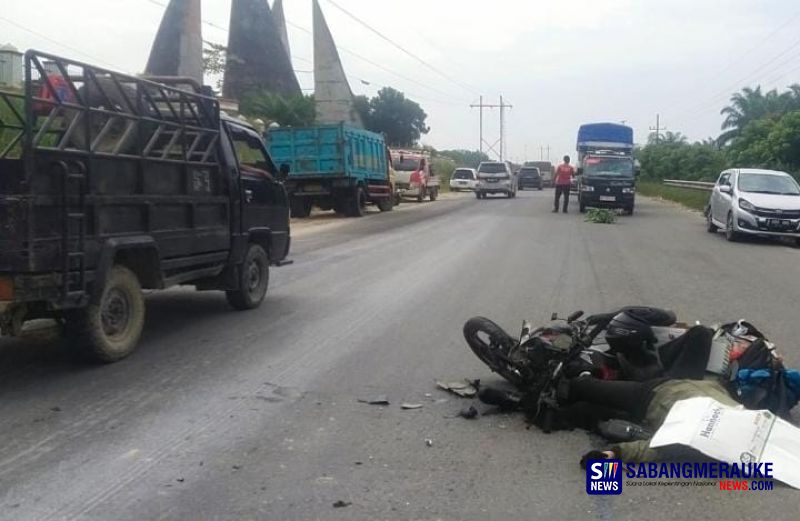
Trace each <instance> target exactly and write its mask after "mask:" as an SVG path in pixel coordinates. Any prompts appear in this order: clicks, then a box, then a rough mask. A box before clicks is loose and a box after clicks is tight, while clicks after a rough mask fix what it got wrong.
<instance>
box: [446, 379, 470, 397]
mask: <svg viewBox="0 0 800 521" xmlns="http://www.w3.org/2000/svg"><path fill="white" fill-rule="evenodd" d="M475 384H477V386H476V385H475ZM436 386H437V387H439V389H443V390H445V391H448V392H451V393H453V394H456V395H458V396H461V397H462V398H472V397H474V396H475V395H476V394H478V387H479V386H480V381H479V380H475V381H474V382H470V381H469V380H464V381H463V382H442V381H439V380H437V381H436Z"/></svg>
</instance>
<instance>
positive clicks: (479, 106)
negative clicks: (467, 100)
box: [470, 96, 512, 161]
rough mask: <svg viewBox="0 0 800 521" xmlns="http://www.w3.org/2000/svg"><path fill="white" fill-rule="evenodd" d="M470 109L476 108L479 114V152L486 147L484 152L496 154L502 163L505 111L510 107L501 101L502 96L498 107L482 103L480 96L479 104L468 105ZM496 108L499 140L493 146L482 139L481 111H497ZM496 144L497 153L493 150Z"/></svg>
mask: <svg viewBox="0 0 800 521" xmlns="http://www.w3.org/2000/svg"><path fill="white" fill-rule="evenodd" d="M470 108H473V109H475V108H476V109H478V110H479V113H480V123H479V125H480V130H479V132H480V140H481V143H480V151H481V153H482V152H483V146H484V145H486V147H487V148H486V150H487V151H491V152H494V153H495V154H497V156H498V157H499V158H500V161H502V160H503V155H504V153H505V149H504V146H505V110H506V109H510V108H512V106H511V105H509V104H507V103H505V102H504V101H503V96H500V104H499V105H496V104H491V103H484V102H483V96H481V97H480V101H479V103H478V104H477V105H474V104H473V105H470ZM497 108H499V109H500V139H498V140H497V141H495V142H494V143H493V144H491V145H490V144H489V143H488V142H487V141H486V140H485V139H484V138H483V109H497ZM498 143H499V144H500V146H499V152H498V150H496V149H495V145H497V144H498Z"/></svg>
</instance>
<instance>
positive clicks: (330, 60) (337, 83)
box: [313, 0, 363, 127]
mask: <svg viewBox="0 0 800 521" xmlns="http://www.w3.org/2000/svg"><path fill="white" fill-rule="evenodd" d="M313 1H314V99H315V101H316V105H317V122H319V123H340V122H342V121H344V122H346V123H350V124H351V125H355V126H358V127H363V123H362V122H361V118H360V117H359V115H358V112H356V109H355V103H354V100H353V91H352V90H351V89H350V84H349V83H348V82H347V76H346V75H345V73H344V68H343V67H342V61H341V59H340V58H339V51H337V50H336V43H335V42H334V41H333V36H332V35H331V31H330V29H329V28H328V24H327V23H326V22H325V17H324V16H323V15H322V9H320V7H319V2H318V0H313Z"/></svg>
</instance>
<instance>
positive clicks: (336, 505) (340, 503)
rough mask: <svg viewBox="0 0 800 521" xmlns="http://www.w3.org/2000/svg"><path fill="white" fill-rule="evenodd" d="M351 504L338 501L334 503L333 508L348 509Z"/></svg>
mask: <svg viewBox="0 0 800 521" xmlns="http://www.w3.org/2000/svg"><path fill="white" fill-rule="evenodd" d="M352 504H353V503H352V502H350V501H342V500H341V499H340V500H338V501H336V502H335V503H334V504H333V508H344V507H349V506H350V505H352Z"/></svg>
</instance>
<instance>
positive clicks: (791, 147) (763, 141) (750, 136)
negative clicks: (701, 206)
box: [728, 111, 800, 172]
mask: <svg viewBox="0 0 800 521" xmlns="http://www.w3.org/2000/svg"><path fill="white" fill-rule="evenodd" d="M728 154H729V156H730V158H731V161H732V162H733V164H735V165H736V166H739V167H742V168H745V167H751V168H774V169H779V170H787V171H789V172H797V171H798V170H800V111H792V112H789V113H787V114H784V115H783V116H781V117H779V118H774V117H770V118H762V119H758V120H755V121H752V122H750V123H748V124H747V126H745V127H744V128H743V129H742V132H741V133H740V136H739V137H738V138H737V139H736V140H735V141H734V142H733V143H732V144H731V146H730V147H729V150H728Z"/></svg>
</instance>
